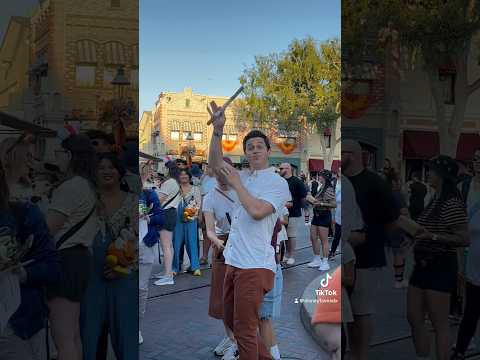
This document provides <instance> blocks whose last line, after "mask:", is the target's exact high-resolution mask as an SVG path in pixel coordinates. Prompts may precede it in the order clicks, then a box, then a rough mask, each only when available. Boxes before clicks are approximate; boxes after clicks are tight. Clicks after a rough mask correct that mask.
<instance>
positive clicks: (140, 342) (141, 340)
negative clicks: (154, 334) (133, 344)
mask: <svg viewBox="0 0 480 360" xmlns="http://www.w3.org/2000/svg"><path fill="white" fill-rule="evenodd" d="M142 344H143V336H142V333H141V332H140V331H139V332H138V345H142Z"/></svg>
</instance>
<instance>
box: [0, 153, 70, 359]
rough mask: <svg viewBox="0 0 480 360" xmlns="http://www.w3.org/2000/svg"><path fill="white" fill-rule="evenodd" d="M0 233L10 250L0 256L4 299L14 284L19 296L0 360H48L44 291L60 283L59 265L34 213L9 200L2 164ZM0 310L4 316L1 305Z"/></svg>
mask: <svg viewBox="0 0 480 360" xmlns="http://www.w3.org/2000/svg"><path fill="white" fill-rule="evenodd" d="M0 233H1V236H0V246H1V247H2V249H3V250H5V249H8V250H7V251H5V252H4V251H2V252H1V253H0V283H1V289H2V293H3V294H5V293H6V292H7V291H8V290H11V289H12V287H9V289H8V290H7V286H8V285H6V284H12V286H13V288H16V289H17V290H16V291H18V292H19V296H20V299H19V301H20V303H19V306H18V308H17V309H16V310H15V312H14V313H13V314H12V315H11V317H10V318H9V319H7V320H8V322H7V323H6V324H2V325H5V327H2V328H0V359H8V360H43V359H46V358H47V349H46V347H45V336H46V333H45V330H44V329H45V328H46V324H47V318H48V307H47V303H46V301H45V297H44V291H45V287H46V286H54V285H56V284H57V283H59V282H61V279H62V264H61V259H60V257H59V255H58V252H57V251H56V249H55V244H54V243H53V239H52V237H51V236H50V234H49V231H48V227H47V224H46V222H45V218H44V215H43V214H42V213H41V212H40V210H39V209H38V207H37V206H35V205H33V204H32V203H29V202H25V201H16V200H12V199H11V197H10V191H9V188H8V183H7V179H6V176H5V168H4V165H3V162H2V161H0ZM12 265H13V266H12ZM16 291H14V292H16ZM0 306H2V311H4V310H5V309H4V308H3V304H0Z"/></svg>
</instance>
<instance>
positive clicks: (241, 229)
mask: <svg viewBox="0 0 480 360" xmlns="http://www.w3.org/2000/svg"><path fill="white" fill-rule="evenodd" d="M240 178H241V181H242V184H243V186H244V187H245V188H246V190H247V191H248V192H249V193H250V195H252V196H254V197H255V198H257V199H261V200H264V201H266V202H268V203H269V204H271V205H272V206H273V208H274V213H272V214H270V215H268V216H266V217H265V218H263V219H261V220H255V219H253V218H252V217H251V216H250V215H249V214H248V212H247V211H246V210H245V208H244V207H243V206H242V204H241V203H240V202H239V201H238V202H237V203H236V204H235V207H234V210H233V216H232V226H231V229H230V235H229V240H228V243H227V246H226V248H225V250H224V252H223V255H224V256H225V263H226V264H228V265H231V266H234V267H237V268H240V269H255V268H260V269H268V270H271V271H272V272H273V273H275V272H276V269H277V264H276V262H275V250H274V248H273V247H272V245H271V241H272V235H273V230H274V228H275V224H276V222H277V219H278V214H279V212H280V211H281V210H282V208H283V207H284V206H285V203H286V202H288V201H290V200H291V195H290V191H289V189H288V183H287V181H286V180H285V179H283V178H282V177H280V176H279V175H278V174H276V173H275V171H274V168H268V169H264V170H256V171H253V172H251V171H250V170H248V169H246V170H242V171H241V172H240Z"/></svg>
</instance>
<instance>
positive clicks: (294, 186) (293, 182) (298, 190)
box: [287, 176, 308, 217]
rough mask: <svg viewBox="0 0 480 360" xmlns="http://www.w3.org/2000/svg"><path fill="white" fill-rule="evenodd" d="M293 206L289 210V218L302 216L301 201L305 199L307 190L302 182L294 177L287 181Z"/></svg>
mask: <svg viewBox="0 0 480 360" xmlns="http://www.w3.org/2000/svg"><path fill="white" fill-rule="evenodd" d="M287 182H288V188H289V190H290V193H291V196H292V201H293V206H292V207H291V208H290V209H289V213H290V217H300V216H302V199H304V198H306V197H307V193H308V189H307V186H306V185H305V184H304V183H303V181H302V180H300V179H299V178H297V177H296V176H292V177H290V178H288V179H287Z"/></svg>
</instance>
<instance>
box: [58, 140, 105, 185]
mask: <svg viewBox="0 0 480 360" xmlns="http://www.w3.org/2000/svg"><path fill="white" fill-rule="evenodd" d="M62 147H63V148H64V149H65V150H68V151H70V153H71V154H72V158H71V160H70V164H69V165H68V166H69V168H70V169H71V171H72V172H73V174H75V175H78V176H81V177H83V178H85V179H87V180H89V181H90V182H92V183H94V182H95V169H96V167H97V165H96V162H97V161H96V160H97V158H96V154H95V150H94V149H93V146H92V145H91V144H90V140H89V138H88V137H87V136H85V135H74V136H71V137H69V138H67V139H65V140H63V141H62Z"/></svg>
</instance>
